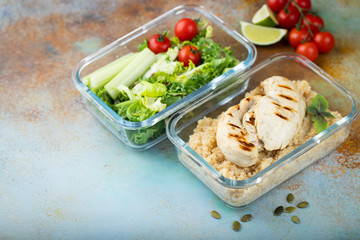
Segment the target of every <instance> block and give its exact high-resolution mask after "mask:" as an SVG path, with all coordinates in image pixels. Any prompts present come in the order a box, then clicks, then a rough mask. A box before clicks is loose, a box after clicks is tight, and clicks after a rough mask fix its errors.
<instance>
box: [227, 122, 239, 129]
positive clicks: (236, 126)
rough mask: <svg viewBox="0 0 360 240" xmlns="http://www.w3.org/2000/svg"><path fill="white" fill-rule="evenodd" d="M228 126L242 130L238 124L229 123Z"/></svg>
mask: <svg viewBox="0 0 360 240" xmlns="http://www.w3.org/2000/svg"><path fill="white" fill-rule="evenodd" d="M228 125H230V126H232V127H234V128H238V129H241V127H239V126H238V125H236V124H233V123H228Z"/></svg>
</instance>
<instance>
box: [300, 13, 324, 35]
mask: <svg viewBox="0 0 360 240" xmlns="http://www.w3.org/2000/svg"><path fill="white" fill-rule="evenodd" d="M307 22H308V24H309V25H310V29H311V32H312V33H313V34H315V33H317V32H320V30H321V29H323V28H324V21H323V20H322V18H321V17H319V16H314V15H312V14H308V15H306V16H305V18H303V20H302V21H301V26H304V27H306V28H308V24H307Z"/></svg>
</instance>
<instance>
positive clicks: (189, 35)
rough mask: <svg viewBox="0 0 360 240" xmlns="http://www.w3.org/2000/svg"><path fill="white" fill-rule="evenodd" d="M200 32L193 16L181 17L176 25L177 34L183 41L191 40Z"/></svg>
mask: <svg viewBox="0 0 360 240" xmlns="http://www.w3.org/2000/svg"><path fill="white" fill-rule="evenodd" d="M197 33H198V28H197V24H196V22H195V21H194V20H192V19H191V18H183V19H180V20H179V21H178V22H177V23H176V25H175V36H176V37H178V38H179V39H180V40H181V41H186V40H189V41H190V40H191V39H193V38H194V37H195V36H196V34H197Z"/></svg>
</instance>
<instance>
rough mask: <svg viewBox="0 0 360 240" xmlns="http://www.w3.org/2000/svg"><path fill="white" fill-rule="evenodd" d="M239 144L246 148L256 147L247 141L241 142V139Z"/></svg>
mask: <svg viewBox="0 0 360 240" xmlns="http://www.w3.org/2000/svg"><path fill="white" fill-rule="evenodd" d="M239 142H240V143H241V144H242V145H245V146H246V147H249V148H253V147H255V145H254V144H252V143H248V142H246V141H242V140H240V139H239Z"/></svg>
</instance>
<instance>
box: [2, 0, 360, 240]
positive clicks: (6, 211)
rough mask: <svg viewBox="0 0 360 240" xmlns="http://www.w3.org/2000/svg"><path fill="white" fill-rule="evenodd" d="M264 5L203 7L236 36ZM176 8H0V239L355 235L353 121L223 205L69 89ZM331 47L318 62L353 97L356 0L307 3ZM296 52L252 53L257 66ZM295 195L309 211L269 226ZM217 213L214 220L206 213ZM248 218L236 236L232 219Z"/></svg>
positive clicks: (359, 234) (64, 0)
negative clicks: (90, 64)
mask: <svg viewBox="0 0 360 240" xmlns="http://www.w3.org/2000/svg"><path fill="white" fill-rule="evenodd" d="M264 2H265V0H263V1H261V0H259V1H255V0H253V1H250V0H248V1H216V2H215V1H212V2H211V1H184V2H182V3H199V4H202V5H204V6H206V7H207V8H208V9H209V10H211V11H213V12H214V13H215V14H216V15H217V16H219V17H220V18H222V19H223V20H225V21H226V22H228V23H230V24H231V25H232V26H233V27H235V28H237V29H239V27H238V21H239V20H240V19H243V20H248V21H249V20H250V19H251V16H252V14H254V12H255V11H256V10H257V9H258V8H259V7H260V6H261V5H262V4H263V3H264ZM179 4H180V2H179V1H175V0H170V1H160V0H157V1H152V2H150V1H114V0H113V1H105V0H103V1H101V0H96V1H87V0H80V1H69V0H52V1H47V0H37V1H35V0H24V1H15V0H14V1H7V0H0V43H1V44H0V239H360V183H359V182H360V173H359V168H360V120H359V118H358V119H357V120H356V121H355V122H354V124H353V126H352V128H351V133H350V136H349V138H348V140H347V141H346V142H345V143H344V144H343V145H342V146H341V147H339V148H338V149H337V150H336V151H335V152H333V153H332V154H330V155H329V156H327V157H325V158H323V159H321V160H320V161H318V162H317V163H316V164H315V165H313V166H311V167H309V168H308V169H306V170H305V171H303V172H301V173H300V174H299V175H297V176H295V177H293V178H292V179H290V180H288V181H287V182H285V183H284V184H282V185H280V186H279V187H277V188H276V189H275V190H273V191H272V192H270V193H269V194H267V195H265V196H264V197H262V198H261V199H259V200H258V201H256V202H255V203H254V204H253V205H251V206H249V207H248V208H246V209H232V208H229V207H227V206H226V205H224V203H223V202H221V200H219V199H218V198H217V197H216V196H215V195H214V194H213V193H212V192H211V191H210V190H208V189H207V188H206V187H205V186H204V185H202V184H201V183H200V182H199V181H198V180H197V179H196V178H195V177H194V176H193V175H191V173H189V172H188V171H187V170H186V169H185V168H184V167H183V166H182V165H181V164H180V163H179V162H178V160H177V157H176V155H175V153H174V147H173V146H172V145H171V143H170V142H169V141H167V140H166V141H164V142H162V143H160V144H159V145H157V146H155V147H153V148H152V149H150V150H148V151H145V152H135V151H131V150H129V149H127V148H125V147H124V145H123V144H122V143H120V142H119V141H118V140H116V139H115V137H114V136H113V135H112V134H111V133H110V132H109V131H108V130H106V129H105V128H104V127H103V126H102V125H100V124H99V123H98V122H97V121H96V119H95V118H94V117H92V115H91V114H90V113H88V112H87V111H86V110H85V108H84V105H83V104H82V102H81V98H80V94H79V93H78V91H77V90H76V89H75V87H74V86H73V85H72V83H71V81H70V74H71V70H72V68H73V67H74V66H75V64H76V63H77V62H78V61H80V60H81V59H82V58H83V57H85V56H87V55H88V54H90V53H92V52H94V51H95V50H97V49H99V48H101V47H103V46H105V45H107V44H109V43H110V42H112V41H113V40H115V39H117V38H118V37H121V36H122V35H124V34H126V33H128V32H129V31H131V30H133V29H135V28H136V27H138V26H140V25H142V24H144V23H146V22H148V21H149V20H151V19H153V18H154V17H157V16H158V15H160V14H161V13H163V12H165V11H166V10H169V9H171V8H173V7H175V6H177V5H179ZM313 8H314V9H315V10H317V11H318V13H319V14H320V15H321V16H322V17H323V18H324V20H325V25H326V29H327V30H329V31H332V32H333V33H334V35H335V38H336V48H335V49H334V50H333V51H332V52H331V53H328V54H324V55H321V56H320V57H319V59H318V60H317V62H316V63H317V64H318V65H319V66H320V67H322V68H323V69H324V70H325V71H326V72H328V73H329V74H330V75H332V76H333V77H334V78H335V79H337V80H339V81H340V82H341V83H342V84H343V85H345V86H346V87H347V88H349V89H351V90H352V91H354V92H355V94H356V95H357V96H358V97H359V98H360V85H359V80H360V68H359V64H360V42H359V40H358V39H359V37H360V15H359V12H360V2H359V1H357V0H346V1H335V0H331V1H328V0H321V1H320V0H319V1H315V0H314V1H313ZM282 51H294V49H292V48H291V47H289V46H288V44H287V43H286V41H285V40H284V41H282V42H280V43H278V44H276V45H274V46H272V47H262V48H258V60H259V61H261V60H263V59H265V58H266V57H267V56H269V55H272V54H273V53H275V52H282ZM290 191H291V192H293V193H294V195H295V196H296V199H298V200H307V201H309V202H310V207H308V208H307V209H303V210H301V211H300V210H299V211H297V212H296V215H298V216H299V217H300V219H301V224H298V225H295V224H293V223H292V222H291V220H290V215H282V216H281V217H277V218H275V217H274V216H272V212H273V210H274V209H275V208H276V207H277V206H278V205H280V204H281V205H286V201H285V197H286V195H287V194H288V193H289V192H290ZM213 209H215V210H218V211H219V212H220V213H221V214H222V219H221V220H215V219H213V218H211V217H210V214H209V212H210V211H211V210H213ZM246 213H251V214H252V215H253V216H254V218H253V220H252V221H251V222H248V223H243V224H242V228H241V230H240V231H239V232H237V233H235V232H233V231H232V229H231V224H232V222H233V221H234V220H239V218H240V217H241V216H242V215H244V214H246Z"/></svg>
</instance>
